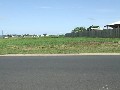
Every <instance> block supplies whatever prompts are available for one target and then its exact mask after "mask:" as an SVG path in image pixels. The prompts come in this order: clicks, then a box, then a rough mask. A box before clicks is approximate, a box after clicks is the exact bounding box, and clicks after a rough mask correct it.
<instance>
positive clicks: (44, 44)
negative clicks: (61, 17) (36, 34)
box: [0, 37, 120, 54]
mask: <svg viewBox="0 0 120 90" xmlns="http://www.w3.org/2000/svg"><path fill="white" fill-rule="evenodd" d="M78 53H120V38H85V37H84V38H83V37H82V38H50V37H49V38H48V37H43V38H9V39H0V54H78Z"/></svg>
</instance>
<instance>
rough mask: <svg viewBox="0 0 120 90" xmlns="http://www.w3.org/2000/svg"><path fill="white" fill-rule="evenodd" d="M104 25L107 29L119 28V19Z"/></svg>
mask: <svg viewBox="0 0 120 90" xmlns="http://www.w3.org/2000/svg"><path fill="white" fill-rule="evenodd" d="M105 27H107V29H109V28H112V29H120V21H117V22H114V23H111V24H108V25H106V26H105Z"/></svg>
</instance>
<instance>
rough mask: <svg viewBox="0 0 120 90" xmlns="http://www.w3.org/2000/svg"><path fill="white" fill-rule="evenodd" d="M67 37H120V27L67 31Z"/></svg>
mask: <svg viewBox="0 0 120 90" xmlns="http://www.w3.org/2000/svg"><path fill="white" fill-rule="evenodd" d="M65 36H66V37H101V38H120V29H107V30H106V29H104V30H92V31H83V32H78V33H67V34H65Z"/></svg>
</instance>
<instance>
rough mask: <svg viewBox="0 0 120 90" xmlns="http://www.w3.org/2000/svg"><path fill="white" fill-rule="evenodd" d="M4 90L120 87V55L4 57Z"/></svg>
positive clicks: (0, 62)
mask: <svg viewBox="0 0 120 90" xmlns="http://www.w3.org/2000/svg"><path fill="white" fill-rule="evenodd" d="M0 90H120V56H48V57H47V56H36V57H35V56H33V57H27V56H24V57H9V56H8V57H2V56H1V57H0Z"/></svg>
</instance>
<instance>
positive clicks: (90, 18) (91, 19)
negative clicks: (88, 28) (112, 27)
mask: <svg viewBox="0 0 120 90" xmlns="http://www.w3.org/2000/svg"><path fill="white" fill-rule="evenodd" d="M88 20H90V21H94V20H96V19H95V18H92V17H89V18H88Z"/></svg>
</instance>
